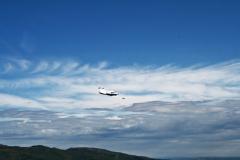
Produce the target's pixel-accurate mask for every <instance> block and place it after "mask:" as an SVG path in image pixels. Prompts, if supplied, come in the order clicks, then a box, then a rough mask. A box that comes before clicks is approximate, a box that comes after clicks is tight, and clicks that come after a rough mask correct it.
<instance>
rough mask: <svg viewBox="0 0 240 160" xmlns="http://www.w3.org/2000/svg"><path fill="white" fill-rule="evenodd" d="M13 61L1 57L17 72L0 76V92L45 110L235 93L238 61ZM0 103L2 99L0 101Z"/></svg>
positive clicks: (239, 92) (239, 85) (239, 81)
mask: <svg viewBox="0 0 240 160" xmlns="http://www.w3.org/2000/svg"><path fill="white" fill-rule="evenodd" d="M12 63H13V62H12V61H9V62H6V64H9V66H5V70H4V72H5V74H7V75H9V76H11V75H12V74H15V73H18V74H17V76H15V77H14V78H11V79H8V77H6V76H5V77H3V78H0V82H1V83H0V93H6V92H7V93H8V94H9V95H12V96H17V97H24V98H28V99H31V100H34V101H36V102H38V105H39V107H40V106H41V107H44V108H48V109H55V108H58V109H59V108H64V109H67V108H91V107H94V108H96V107H101V108H107V107H108V108H111V107H119V106H129V105H131V104H133V103H140V102H146V101H171V102H174V101H202V100H212V99H214V100H218V99H239V98H240V74H239V72H240V62H239V61H237V60H235V61H229V62H224V63H220V64H214V65H208V66H203V65H202V66H199V65H198V66H189V67H185V68H182V67H178V66H173V65H164V66H159V67H152V66H136V65H135V66H122V67H115V68H114V67H111V66H109V64H108V63H107V62H105V61H103V62H99V63H98V64H96V65H91V64H82V63H79V62H78V61H74V60H71V61H69V60H68V61H58V60H56V61H47V60H44V61H40V62H31V61H29V60H19V61H18V64H21V65H20V66H21V68H22V69H21V70H17V69H15V68H14V67H13V64H12ZM15 63H16V62H15ZM30 64H31V65H30ZM3 67H4V66H3ZM10 71H11V72H10ZM13 71H15V72H13ZM99 86H101V87H105V88H109V89H114V90H117V91H118V92H119V93H120V95H119V96H118V97H107V96H102V95H99V94H98V93H97V88H98V87H99ZM27 93H34V94H27ZM123 97H124V98H126V99H122V98H123ZM0 105H6V103H4V104H3V103H2V102H0ZM9 105H13V104H12V103H11V104H9ZM28 106H30V105H28Z"/></svg>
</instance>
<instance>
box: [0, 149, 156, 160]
mask: <svg viewBox="0 0 240 160" xmlns="http://www.w3.org/2000/svg"><path fill="white" fill-rule="evenodd" d="M0 160H154V159H152V158H147V157H141V156H134V155H128V154H124V153H119V152H112V151H108V150H104V149H98V148H69V149H66V150H62V149H58V148H49V147H45V146H32V147H15V146H14V147H11V146H6V145H0Z"/></svg>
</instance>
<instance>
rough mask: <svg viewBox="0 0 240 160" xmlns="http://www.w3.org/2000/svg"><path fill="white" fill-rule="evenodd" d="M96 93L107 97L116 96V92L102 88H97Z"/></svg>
mask: <svg viewBox="0 0 240 160" xmlns="http://www.w3.org/2000/svg"><path fill="white" fill-rule="evenodd" d="M98 93H99V94H103V95H107V96H117V95H118V92H116V91H113V90H107V89H105V88H102V87H99V88H98Z"/></svg>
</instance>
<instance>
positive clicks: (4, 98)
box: [0, 93, 45, 109]
mask: <svg viewBox="0 0 240 160" xmlns="http://www.w3.org/2000/svg"><path fill="white" fill-rule="evenodd" d="M0 99H1V102H0V106H6V107H8V106H13V107H28V108H39V109H45V107H44V106H42V105H41V104H40V103H38V102H37V101H35V100H32V99H28V98H23V97H19V96H15V95H10V94H4V93H0Z"/></svg>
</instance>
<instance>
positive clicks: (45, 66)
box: [32, 61, 49, 73]
mask: <svg viewBox="0 0 240 160" xmlns="http://www.w3.org/2000/svg"><path fill="white" fill-rule="evenodd" d="M48 65H49V64H48V62H46V61H42V62H40V63H39V64H38V65H37V66H36V68H35V69H34V70H33V71H32V73H38V72H42V71H46V70H47V69H48Z"/></svg>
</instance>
